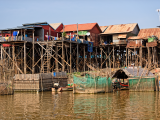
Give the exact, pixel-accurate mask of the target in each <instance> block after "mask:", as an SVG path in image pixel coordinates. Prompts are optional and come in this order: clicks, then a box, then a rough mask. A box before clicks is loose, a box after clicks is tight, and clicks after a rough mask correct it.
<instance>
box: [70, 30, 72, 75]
mask: <svg viewBox="0 0 160 120" xmlns="http://www.w3.org/2000/svg"><path fill="white" fill-rule="evenodd" d="M71 54H72V45H71V33H70V73H72V55H71Z"/></svg>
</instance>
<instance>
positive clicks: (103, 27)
mask: <svg viewBox="0 0 160 120" xmlns="http://www.w3.org/2000/svg"><path fill="white" fill-rule="evenodd" d="M107 27H108V26H100V29H101V30H102V32H104V31H105V30H106V29H107Z"/></svg>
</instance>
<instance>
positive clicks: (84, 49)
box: [83, 46, 86, 73]
mask: <svg viewBox="0 0 160 120" xmlns="http://www.w3.org/2000/svg"><path fill="white" fill-rule="evenodd" d="M83 64H84V73H85V67H86V66H85V46H84V63H83Z"/></svg>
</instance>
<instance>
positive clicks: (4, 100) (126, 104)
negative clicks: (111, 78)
mask: <svg viewBox="0 0 160 120" xmlns="http://www.w3.org/2000/svg"><path fill="white" fill-rule="evenodd" d="M159 98H160V93H159V92H129V91H117V92H113V93H105V94H73V93H72V92H62V93H52V92H39V93H36V92H15V93H14V95H8V96H0V120H6V119H27V120H31V119H35V120H40V119H47V120H48V119H55V120H69V119H73V120H82V119H83V120H84V119H86V120H103V119H104V120H105V119H111V120H112V119H113V120H114V119H115V120H125V119H126V120H129V119H135V120H139V119H146V120H152V119H160V110H159V107H160V99H159Z"/></svg>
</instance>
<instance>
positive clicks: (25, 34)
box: [24, 29, 26, 41]
mask: <svg viewBox="0 0 160 120" xmlns="http://www.w3.org/2000/svg"><path fill="white" fill-rule="evenodd" d="M25 32H26V31H25V29H24V41H25V40H26V33H25Z"/></svg>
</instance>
